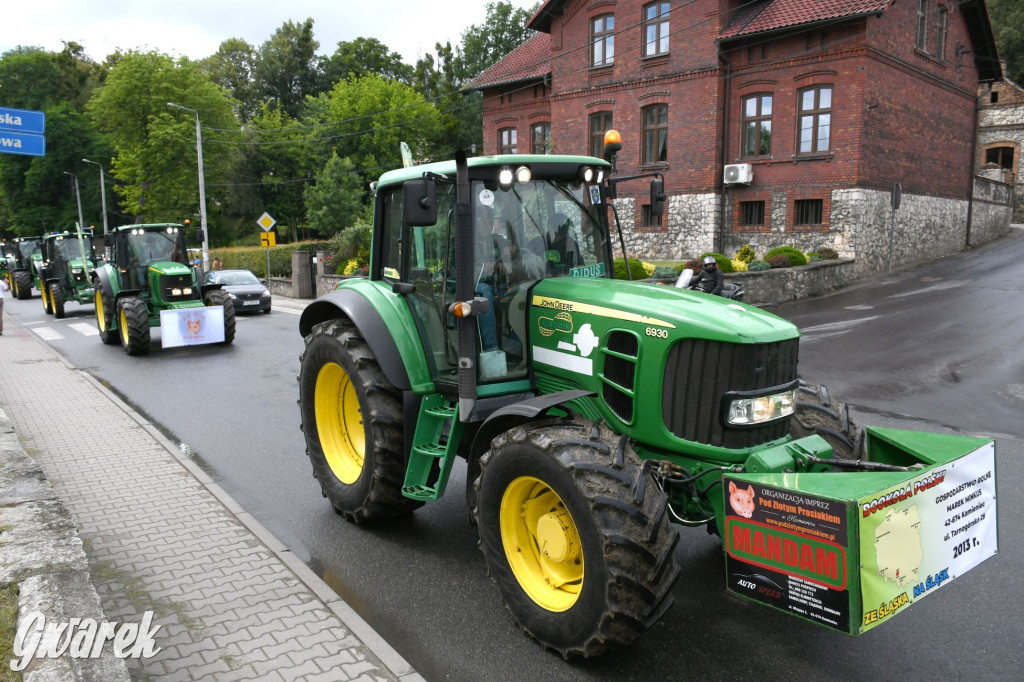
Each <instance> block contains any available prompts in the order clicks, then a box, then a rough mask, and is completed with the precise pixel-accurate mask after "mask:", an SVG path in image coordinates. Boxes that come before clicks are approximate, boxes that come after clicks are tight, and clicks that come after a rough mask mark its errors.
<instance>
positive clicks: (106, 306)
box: [93, 280, 117, 345]
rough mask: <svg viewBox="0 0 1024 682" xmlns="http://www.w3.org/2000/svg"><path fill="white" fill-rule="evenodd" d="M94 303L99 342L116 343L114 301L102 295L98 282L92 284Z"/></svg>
mask: <svg viewBox="0 0 1024 682" xmlns="http://www.w3.org/2000/svg"><path fill="white" fill-rule="evenodd" d="M93 287H95V291H96V294H95V301H96V326H97V327H98V328H99V330H100V341H102V342H103V343H105V344H108V345H112V344H115V343H117V331H116V330H115V329H114V312H115V310H114V301H113V300H112V299H111V298H110V297H109V296H107V295H106V294H104V293H103V288H102V286H101V285H100V283H99V281H98V280H97V281H94V282H93Z"/></svg>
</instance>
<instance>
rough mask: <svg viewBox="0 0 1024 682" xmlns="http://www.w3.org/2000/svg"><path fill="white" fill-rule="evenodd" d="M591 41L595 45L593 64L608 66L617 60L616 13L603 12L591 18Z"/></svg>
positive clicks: (591, 62) (592, 55) (592, 56)
mask: <svg viewBox="0 0 1024 682" xmlns="http://www.w3.org/2000/svg"><path fill="white" fill-rule="evenodd" d="M590 43H591V45H593V51H592V53H591V60H590V64H591V66H608V65H610V64H611V63H612V62H614V61H615V15H614V14H603V15H601V16H599V17H595V18H593V19H591V21H590Z"/></svg>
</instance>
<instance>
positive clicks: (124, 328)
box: [118, 309, 130, 346]
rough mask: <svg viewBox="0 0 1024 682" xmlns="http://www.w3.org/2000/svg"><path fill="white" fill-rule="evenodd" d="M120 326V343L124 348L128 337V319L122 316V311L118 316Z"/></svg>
mask: <svg viewBox="0 0 1024 682" xmlns="http://www.w3.org/2000/svg"><path fill="white" fill-rule="evenodd" d="M118 319H119V320H120V325H121V341H122V342H123V343H124V345H125V346H127V345H128V342H129V340H130V337H129V336H128V317H127V316H126V315H125V314H124V309H122V310H121V314H120V315H119V316H118Z"/></svg>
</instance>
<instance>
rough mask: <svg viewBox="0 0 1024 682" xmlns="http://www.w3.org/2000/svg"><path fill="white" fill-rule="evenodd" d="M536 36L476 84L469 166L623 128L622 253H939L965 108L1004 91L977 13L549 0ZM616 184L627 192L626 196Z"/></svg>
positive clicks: (874, 0) (953, 200)
mask: <svg viewBox="0 0 1024 682" xmlns="http://www.w3.org/2000/svg"><path fill="white" fill-rule="evenodd" d="M529 27H530V28H532V29H535V30H537V31H538V33H537V34H536V35H535V36H534V37H532V38H531V39H529V40H528V41H527V42H526V43H524V44H523V45H522V46H520V47H519V48H518V49H516V50H515V51H513V52H512V53H510V54H509V55H508V56H506V57H505V58H504V59H503V60H501V61H500V62H498V63H497V64H495V65H494V66H493V67H491V68H490V69H488V70H487V71H485V72H484V73H482V74H481V75H480V76H479V77H477V79H476V80H475V81H474V82H473V83H472V86H471V87H472V88H473V89H478V90H481V91H482V92H483V95H484V106H483V119H484V153H486V154H498V153H511V152H513V151H516V152H519V153H545V152H552V153H571V154H581V153H589V154H595V155H597V154H599V150H600V139H601V136H602V134H603V132H604V130H606V129H607V128H609V127H614V128H615V129H616V130H618V131H619V132H620V133H621V134H622V139H623V150H622V151H621V152H620V153H619V155H618V172H619V173H620V174H633V173H643V172H653V171H657V172H661V173H663V174H664V176H665V187H666V193H667V194H668V196H669V201H668V203H667V204H666V206H667V209H668V210H666V212H665V214H664V215H663V216H662V217H661V219H660V220H659V219H658V217H657V216H651V214H650V212H649V206H648V205H647V204H648V198H647V196H646V193H645V190H646V185H645V183H642V182H637V183H633V185H634V186H632V187H630V189H629V190H627V189H626V185H623V186H622V188H621V189H620V199H619V206H618V212H619V216H620V218H621V219H622V221H623V227H624V231H625V233H626V235H627V240H628V241H627V243H628V245H629V247H630V251H631V252H632V253H634V254H638V255H640V256H642V257H645V258H650V259H657V258H666V259H675V258H681V257H688V256H694V255H698V254H700V253H702V252H704V251H709V250H711V251H718V252H720V253H725V254H726V255H729V256H731V255H733V254H734V253H735V251H736V250H738V249H739V248H740V247H741V246H742V245H744V244H751V245H753V246H754V247H755V248H756V250H757V252H758V255H763V254H764V252H765V251H766V250H767V249H768V248H771V247H772V246H776V245H780V244H796V245H797V246H800V247H801V248H804V249H805V250H810V249H812V248H818V247H823V246H830V247H832V248H835V249H836V250H837V251H839V253H840V254H841V255H844V256H851V257H856V258H857V259H858V269H859V270H861V271H862V272H868V271H871V270H878V269H880V268H881V265H882V264H883V263H884V262H885V261H886V258H887V256H888V250H889V248H890V247H889V244H890V241H889V228H890V227H891V226H892V220H891V207H890V197H891V193H892V189H893V187H894V184H895V183H896V182H899V183H900V185H901V188H902V199H903V201H902V204H901V207H900V211H899V212H898V213H897V216H896V222H895V226H894V250H895V262H897V263H910V262H915V261H920V260H926V259H930V258H934V257H937V256H940V255H945V254H947V253H951V252H955V251H957V250H959V249H961V248H963V246H964V245H965V243H966V238H967V235H968V234H971V235H973V239H972V241H974V242H975V243H977V241H978V239H979V237H980V236H981V235H985V234H988V233H990V232H991V233H992V236H995V234H997V233H998V232H999V229H1000V228H999V227H997V226H995V227H993V226H987V227H986V226H974V227H973V230H972V231H969V230H968V226H967V220H968V218H969V217H971V216H972V215H973V219H977V220H985V219H988V217H989V216H987V214H984V213H983V212H981V213H978V214H972V211H971V210H970V204H971V202H972V199H971V197H972V192H973V191H974V190H973V182H974V179H973V172H972V158H974V157H975V156H976V150H974V148H973V147H974V144H975V142H974V140H975V136H974V132H973V131H974V130H975V127H976V113H975V103H976V96H977V92H978V85H979V82H983V81H995V80H998V79H1000V78H1001V69H1000V65H999V62H998V55H997V52H996V47H995V42H994V39H993V34H992V28H991V24H990V22H989V19H988V14H987V10H986V8H985V4H984V2H983V1H982V0H901V1H899V2H895V1H890V0H756V1H754V2H749V1H743V0H656V1H653V2H652V1H650V0H617V1H616V0H548V1H547V2H546V3H544V4H543V5H542V6H541V8H540V10H539V11H538V12H537V14H536V15H535V16H534V17H533V18H532V19H531V21H530V24H529ZM630 190H632V192H633V193H632V194H630Z"/></svg>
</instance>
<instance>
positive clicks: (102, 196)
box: [82, 159, 110, 241]
mask: <svg viewBox="0 0 1024 682" xmlns="http://www.w3.org/2000/svg"><path fill="white" fill-rule="evenodd" d="M82 161H84V162H85V163H93V164H96V165H97V166H99V167H100V204H101V205H102V206H103V239H104V241H106V237H107V234H109V232H110V231H109V230H108V229H107V190H106V188H105V187H104V184H103V166H102V165H101V164H100V162H99V161H90V160H89V159H82Z"/></svg>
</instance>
